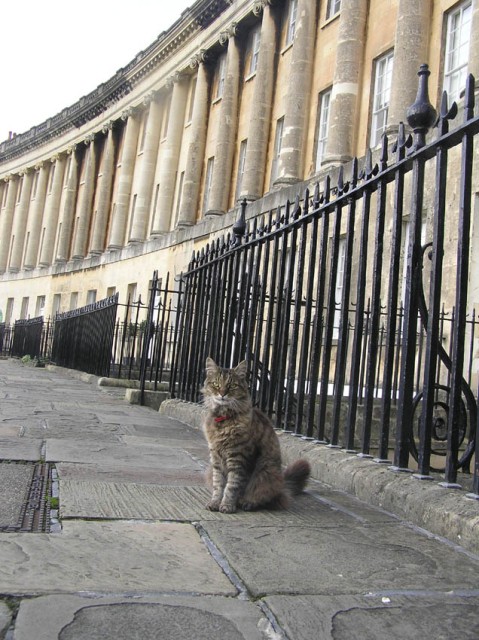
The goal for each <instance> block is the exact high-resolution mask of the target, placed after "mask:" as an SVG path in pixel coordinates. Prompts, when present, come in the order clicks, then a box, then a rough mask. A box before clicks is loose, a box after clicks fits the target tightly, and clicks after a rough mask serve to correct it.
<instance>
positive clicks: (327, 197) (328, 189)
mask: <svg viewBox="0 0 479 640" xmlns="http://www.w3.org/2000/svg"><path fill="white" fill-rule="evenodd" d="M323 197H324V202H329V201H330V199H331V176H330V175H329V174H328V175H327V176H326V178H325V179H324V194H323Z"/></svg>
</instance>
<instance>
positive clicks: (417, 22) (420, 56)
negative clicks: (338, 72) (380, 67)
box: [387, 0, 431, 133]
mask: <svg viewBox="0 0 479 640" xmlns="http://www.w3.org/2000/svg"><path fill="white" fill-rule="evenodd" d="M430 24H431V0H399V5H398V20H397V21H396V36H395V42H394V63H393V64H394V66H393V76H392V84H391V98H390V101H389V111H388V126H387V131H388V133H397V131H398V128H399V123H400V122H405V121H406V111H407V109H408V108H409V107H410V106H411V105H412V104H413V102H414V101H415V99H416V93H417V72H418V71H419V67H420V66H421V64H423V63H424V62H427V58H428V49H429V30H430Z"/></svg>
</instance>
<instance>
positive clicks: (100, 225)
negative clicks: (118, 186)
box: [89, 121, 115, 255]
mask: <svg viewBox="0 0 479 640" xmlns="http://www.w3.org/2000/svg"><path fill="white" fill-rule="evenodd" d="M113 125H114V123H113V122H112V121H111V122H109V123H108V124H107V125H106V126H105V127H103V133H105V134H106V139H105V141H104V149H103V157H102V161H101V179H100V184H99V193H98V201H97V203H96V205H97V207H96V213H95V219H94V221H93V229H92V234H91V240H90V247H89V253H90V254H93V255H95V254H99V253H102V252H103V251H104V248H105V240H106V228H107V225H108V216H109V213H110V206H111V190H112V184H113V173H114V165H115V139H114V135H113Z"/></svg>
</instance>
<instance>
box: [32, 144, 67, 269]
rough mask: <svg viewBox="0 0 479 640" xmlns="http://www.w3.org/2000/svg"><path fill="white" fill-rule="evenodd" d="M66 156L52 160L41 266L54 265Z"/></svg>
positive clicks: (40, 257) (40, 259) (41, 250)
mask: <svg viewBox="0 0 479 640" xmlns="http://www.w3.org/2000/svg"><path fill="white" fill-rule="evenodd" d="M65 160H66V159H65V156H64V155H56V156H55V157H53V158H52V159H51V162H52V163H53V165H52V167H51V169H50V171H54V172H55V173H54V174H53V182H52V190H51V194H50V196H49V197H48V199H47V204H46V209H45V216H44V219H45V223H44V230H43V232H42V246H41V248H40V256H39V261H38V262H39V265H40V266H41V267H46V266H48V265H50V264H51V263H52V260H53V251H54V244H55V236H56V233H57V226H58V215H59V213H60V201H61V197H62V186H63V178H64V173H65V164H66V162H65Z"/></svg>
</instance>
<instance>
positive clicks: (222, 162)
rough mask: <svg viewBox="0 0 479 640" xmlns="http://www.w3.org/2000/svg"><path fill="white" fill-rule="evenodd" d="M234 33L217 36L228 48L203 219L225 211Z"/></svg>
mask: <svg viewBox="0 0 479 640" xmlns="http://www.w3.org/2000/svg"><path fill="white" fill-rule="evenodd" d="M236 35H237V29H236V24H235V23H233V24H232V25H231V27H230V28H229V29H228V30H227V31H225V32H223V33H221V34H220V42H221V43H225V44H226V43H227V44H228V57H227V60H226V75H225V84H224V90H223V97H222V98H221V108H220V117H219V121H218V131H217V136H216V140H217V142H216V150H215V164H214V166H213V179H212V182H211V190H210V195H209V198H208V202H209V210H208V211H207V212H206V215H212V214H213V215H217V214H222V213H225V211H227V209H228V202H229V195H230V188H231V185H232V184H233V180H232V171H233V158H234V154H235V148H236V136H237V132H238V96H239V83H240V54H239V49H238V43H237V40H236Z"/></svg>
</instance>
